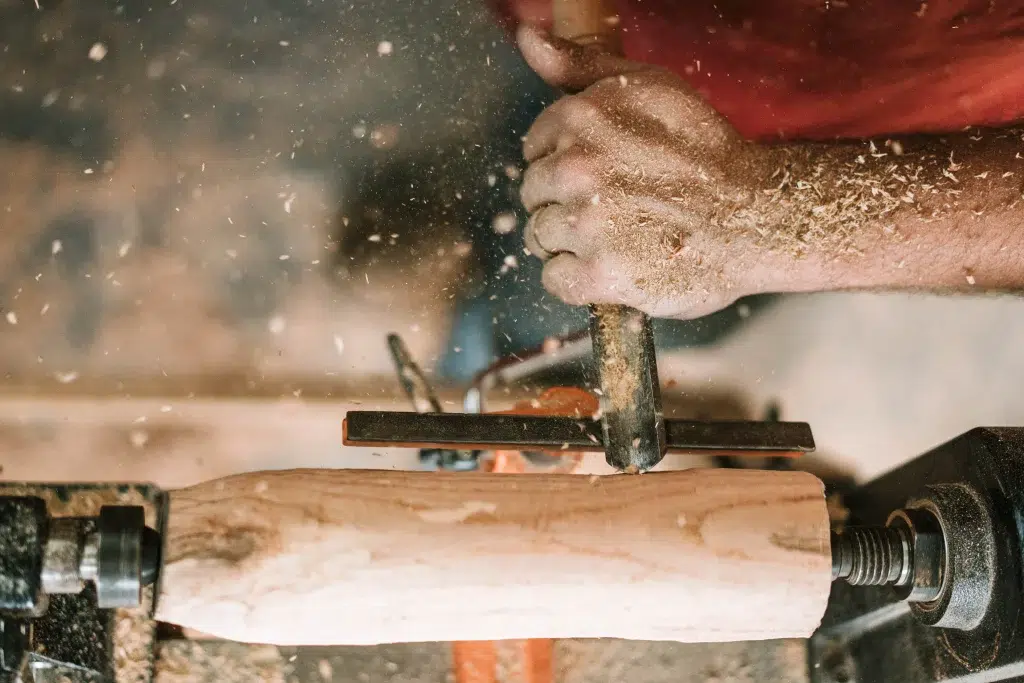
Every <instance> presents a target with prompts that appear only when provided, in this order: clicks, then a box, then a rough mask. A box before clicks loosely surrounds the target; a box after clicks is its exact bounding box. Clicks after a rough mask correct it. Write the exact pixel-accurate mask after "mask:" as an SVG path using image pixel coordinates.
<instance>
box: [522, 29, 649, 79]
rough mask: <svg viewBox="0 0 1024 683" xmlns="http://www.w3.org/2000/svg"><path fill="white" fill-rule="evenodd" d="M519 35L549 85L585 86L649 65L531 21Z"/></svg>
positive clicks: (528, 58) (526, 53)
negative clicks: (558, 35) (558, 34)
mask: <svg viewBox="0 0 1024 683" xmlns="http://www.w3.org/2000/svg"><path fill="white" fill-rule="evenodd" d="M516 38H517V39H518V41H519V49H520V50H522V53H523V57H525V58H526V63H527V64H529V65H530V68H531V69H533V70H534V71H536V72H537V75H538V76H540V77H541V78H543V79H544V81H545V82H546V83H547V84H548V85H550V86H552V87H555V88H559V89H561V90H567V91H569V92H579V91H581V90H585V89H586V88H588V87H590V86H591V85H593V84H594V83H597V82H598V81H600V80H601V79H603V78H608V77H609V76H618V75H621V74H626V73H631V72H634V71H640V70H642V69H646V68H649V67H646V66H645V65H643V64H638V63H637V62H631V61H629V60H627V59H623V58H622V57H617V56H615V55H613V54H611V53H609V52H607V51H606V50H604V49H602V48H599V47H597V46H582V45H577V44H576V43H573V42H572V41H569V40H564V39H562V38H555V37H554V36H551V35H549V34H548V33H546V32H544V31H543V30H541V29H539V28H536V27H534V26H530V25H527V24H522V25H520V27H519V30H518V31H517V35H516Z"/></svg>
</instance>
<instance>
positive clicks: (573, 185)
mask: <svg viewBox="0 0 1024 683" xmlns="http://www.w3.org/2000/svg"><path fill="white" fill-rule="evenodd" d="M553 176H554V182H555V184H556V185H557V186H558V187H560V188H562V189H563V190H565V191H568V192H569V194H576V193H584V194H585V193H588V192H591V191H593V190H594V188H596V187H597V168H596V164H595V163H594V158H593V156H592V155H590V154H589V153H587V152H585V151H583V150H582V149H580V148H578V147H574V148H572V149H571V150H569V151H567V152H566V153H565V154H563V155H562V156H561V158H559V159H558V161H557V162H556V163H555V168H554V173H553Z"/></svg>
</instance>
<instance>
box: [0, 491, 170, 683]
mask: <svg viewBox="0 0 1024 683" xmlns="http://www.w3.org/2000/svg"><path fill="white" fill-rule="evenodd" d="M166 509H167V499H166V494H164V493H163V492H161V491H159V490H158V489H156V488H155V487H152V486H129V485H117V484H95V485H89V484H74V485H64V484H52V485H50V484H6V483H5V484H0V681H19V682H21V681H24V682H26V683H27V682H32V683H49V682H50V681H69V682H70V683H84V682H89V683H94V682H100V681H103V682H106V681H113V680H115V679H116V680H117V681H118V683H121V682H122V681H131V682H132V683H148V682H149V681H150V680H151V677H152V659H153V644H154V639H153V632H154V630H155V624H154V622H153V620H152V616H153V614H154V613H155V609H156V596H157V594H158V590H157V589H158V587H157V585H156V584H157V581H158V579H159V567H160V560H161V552H162V547H161V546H162V540H161V539H162V538H163V530H164V527H165V524H166ZM126 625H130V628H126Z"/></svg>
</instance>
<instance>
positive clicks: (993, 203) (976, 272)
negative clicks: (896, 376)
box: [720, 128, 1024, 291]
mask: <svg viewBox="0 0 1024 683" xmlns="http://www.w3.org/2000/svg"><path fill="white" fill-rule="evenodd" d="M775 153H776V155H777V156H776V159H777V162H776V165H775V168H774V169H773V170H772V173H771V175H769V176H768V177H767V178H764V179H763V180H761V181H760V184H759V187H758V191H757V193H756V195H755V198H754V200H753V201H752V202H751V203H750V204H748V205H747V206H743V207H740V208H737V209H736V210H735V211H732V212H731V213H729V214H728V215H727V216H725V217H724V220H723V221H722V223H721V225H720V230H721V231H722V234H724V235H733V236H735V237H739V238H740V239H742V240H747V239H751V240H752V246H753V247H754V248H755V249H757V250H759V251H761V252H763V253H764V254H766V258H765V259H759V260H758V261H759V263H760V264H762V267H759V268H754V269H752V271H751V273H750V275H751V276H752V277H753V278H754V279H755V281H754V282H752V283H751V286H752V287H753V288H754V289H765V290H774V291H817V290H836V289H911V290H929V291H957V290H963V291H971V290H976V291H980V290H1018V289H1022V288H1024V258H1021V256H1020V254H1021V250H1022V248H1024V230H1021V228H1022V227H1024V207H1022V206H1021V199H1022V196H1024V129H1017V128H1013V129H1001V130H992V129H986V130H971V131H965V132H963V133H958V134H951V135H942V136H917V137H911V138H902V139H899V140H895V139H894V140H874V141H863V142H848V143H836V144H805V145H791V146H785V147H779V148H776V149H775Z"/></svg>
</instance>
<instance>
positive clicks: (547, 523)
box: [0, 0, 1024, 683]
mask: <svg viewBox="0 0 1024 683" xmlns="http://www.w3.org/2000/svg"><path fill="white" fill-rule="evenodd" d="M555 10H556V12H555V19H556V24H555V25H556V31H557V32H558V33H559V34H560V35H562V36H564V37H567V38H570V39H573V40H577V41H578V42H580V43H583V44H598V45H601V46H602V47H604V48H605V49H614V46H615V36H614V32H613V31H612V30H611V29H610V27H611V26H612V25H613V24H612V23H611V22H609V21H607V19H608V18H609V17H610V15H611V13H610V12H608V11H607V10H606V8H604V7H602V5H601V3H599V2H595V3H583V2H569V1H568V0H567V1H566V2H556V3H555ZM592 313H593V315H592V322H591V347H592V349H593V352H594V356H595V361H596V362H595V366H596V367H597V369H598V376H599V384H600V387H599V388H600V395H601V410H600V411H598V413H597V414H596V415H591V414H586V415H572V414H570V415H561V416H543V415H514V414H513V415H509V414H500V415H486V414H480V413H479V412H468V413H465V414H443V413H441V411H440V403H439V402H438V401H436V400H430V399H431V397H430V396H429V393H430V390H429V386H427V385H426V384H425V382H423V381H412V380H413V379H416V380H419V379H422V378H419V377H417V373H416V371H415V369H414V364H412V363H411V360H410V359H408V358H407V354H403V353H402V350H401V347H400V345H393V350H394V351H395V352H396V359H398V360H399V361H400V363H399V365H400V370H401V372H400V377H401V378H402V379H403V383H406V385H407V389H408V390H409V392H410V395H411V396H412V397H413V398H414V399H417V398H424V397H423V396H421V395H420V394H422V393H424V392H425V393H426V394H427V396H426V397H425V398H426V400H422V401H420V400H414V405H416V406H423V407H424V410H423V412H418V413H417V412H408V413H384V412H364V411H360V412H350V413H349V414H348V415H347V418H346V420H345V424H344V432H345V436H344V438H345V441H346V443H348V444H351V445H364V446H365V445H379V444H404V445H406V446H414V447H419V448H422V449H425V450H433V451H443V452H446V453H447V455H441V456H438V462H446V463H452V464H453V466H452V469H472V468H473V467H474V466H475V464H476V462H477V459H478V455H479V452H480V451H484V450H500V449H507V450H514V451H519V452H532V451H555V452H557V453H563V452H577V451H587V450H600V451H603V452H604V453H605V456H606V459H607V461H608V462H609V463H610V464H611V465H613V466H614V467H615V468H617V469H618V470H621V471H623V472H628V473H631V474H634V475H637V476H609V477H586V476H578V475H570V474H523V475H514V474H503V475H488V474H483V473H477V472H470V473H451V472H438V473H427V472H416V473H414V472H382V471H367V470H358V471H354V470H353V471H346V470H294V471H277V472H258V473H250V474H244V475H239V476H236V477H230V478H227V479H221V480H216V481H211V482H207V483H205V484H201V485H198V486H194V487H191V488H187V489H181V490H177V491H171V492H166V491H161V490H159V489H157V488H156V487H153V486H148V485H129V484H113V483H98V484H78V485H60V484H53V485H48V484H39V483H5V484H0V681H11V682H13V681H34V682H36V683H43V682H50V681H71V682H73V683H86V682H88V683H96V682H98V681H116V682H117V683H149V682H150V681H151V679H152V665H153V656H154V643H155V642H156V623H157V622H158V621H160V622H165V623H168V624H173V625H177V626H182V627H187V628H190V629H195V630H197V631H200V632H203V633H207V634H210V635H213V636H217V637H221V638H226V639H231V640H237V641H245V642H258V643H268V644H276V645H362V644H375V643H395V642H417V641H428V640H430V641H432V640H453V641H454V640H483V639H490V640H501V639H513V638H574V637H587V638H626V639H646V640H673V641H682V642H714V641H733V640H750V639H775V638H808V641H807V648H808V658H807V662H808V671H807V674H808V678H809V679H810V680H812V681H815V682H816V683H818V682H820V683H825V682H826V681H828V682H831V683H849V682H852V681H856V680H863V681H887V680H898V681H903V682H907V683H916V682H922V683H923V682H925V681H939V680H954V679H956V680H961V681H968V680H969V681H983V680H984V681H999V680H1010V679H1020V678H1021V677H1022V676H1024V639H1022V638H1021V637H1020V636H1019V633H1020V632H1021V626H1024V591H1022V590H1021V586H1022V585H1024V561H1022V557H1024V555H1022V552H1021V549H1022V548H1024V524H1021V523H1019V520H1021V519H1022V518H1024V493H1022V492H1024V478H1022V475H1021V473H1022V472H1024V466H1022V465H1024V429H1001V430H997V429H987V430H975V431H972V432H970V433H968V434H966V435H964V436H963V437H960V438H959V439H957V440H955V441H953V442H951V443H950V444H947V445H946V446H943V447H940V448H939V449H937V450H935V451H933V452H931V453H929V454H926V455H923V456H921V457H920V458H918V459H917V460H915V461H913V462H911V463H909V464H907V465H905V466H903V467H902V468H900V469H899V470H897V471H895V472H893V473H891V474H889V475H886V476H884V477H882V478H880V479H879V480H877V481H875V482H872V483H870V484H868V485H866V486H863V487H860V488H849V487H846V488H842V487H840V486H839V485H838V484H840V482H823V481H821V480H819V479H818V478H816V477H814V476H813V475H811V474H807V473H802V472H796V471H758V470H745V469H744V470H740V469H702V470H689V471H683V472H661V473H648V474H642V476H640V473H643V472H645V471H647V470H649V469H650V468H652V467H653V466H654V465H656V464H657V463H658V462H659V461H660V460H661V458H662V456H663V455H664V454H665V452H666V451H670V450H677V451H684V452H703V453H712V454H718V455H724V454H728V455H735V454H756V455H766V454H767V455H791V454H796V453H800V452H805V451H808V450H812V449H813V446H814V442H813V439H812V437H811V433H810V429H809V427H808V426H807V425H805V424H801V423H792V424H787V423H779V422H728V423H713V422H696V421H681V420H665V419H664V418H663V416H662V414H661V407H660V399H659V388H658V376H657V368H656V363H655V356H654V344H653V336H652V332H651V325H650V321H649V320H648V319H647V317H646V316H644V315H643V314H642V313H640V312H638V311H634V310H631V309H628V308H624V307H621V306H603V307H597V308H595V309H593V311H592ZM479 398H480V397H479V394H477V400H476V402H475V404H474V405H475V407H476V408H477V409H478V410H479V409H480V408H481V401H480V400H479ZM826 489H828V490H829V491H830V492H831V493H833V494H835V496H836V501H835V505H834V506H833V508H834V509H840V510H842V511H843V513H844V518H845V522H844V523H843V524H833V521H832V520H830V516H829V507H827V506H826ZM833 527H836V528H833ZM833 582H836V583H835V584H834V585H833ZM979 674H980V677H979Z"/></svg>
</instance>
